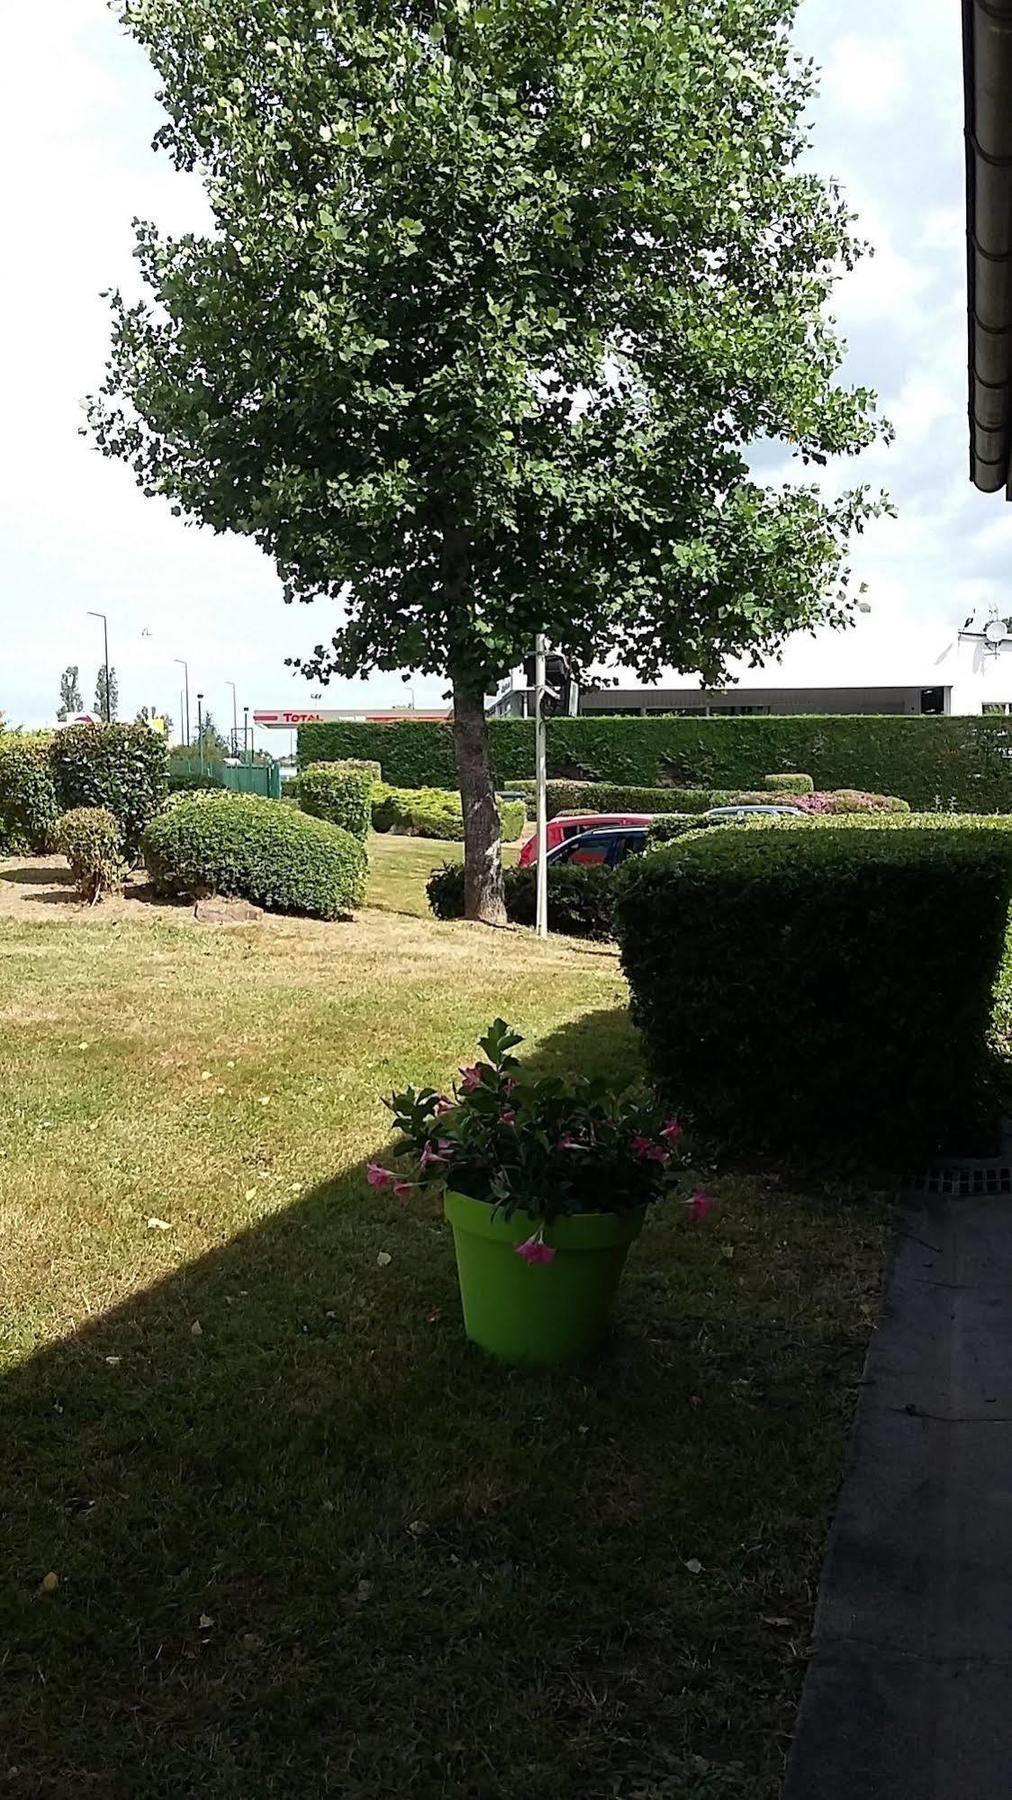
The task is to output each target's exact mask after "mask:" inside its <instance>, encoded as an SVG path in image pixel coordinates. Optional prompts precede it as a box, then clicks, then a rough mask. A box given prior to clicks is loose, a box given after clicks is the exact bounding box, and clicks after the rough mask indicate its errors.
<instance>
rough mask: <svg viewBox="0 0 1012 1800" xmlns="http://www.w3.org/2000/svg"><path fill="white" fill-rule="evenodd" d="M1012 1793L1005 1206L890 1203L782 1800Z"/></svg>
mask: <svg viewBox="0 0 1012 1800" xmlns="http://www.w3.org/2000/svg"><path fill="white" fill-rule="evenodd" d="M1010 1797H1012V1201H1010V1200H1009V1199H1007V1198H1002V1197H1000V1196H997V1197H980V1198H974V1199H958V1198H952V1199H933V1200H929V1201H926V1202H910V1203H908V1204H906V1205H905V1206H904V1207H903V1208H902V1209H901V1214H900V1219H899V1234H898V1238H897V1244H896V1250H895V1254H894V1257H893V1262H892V1266H891V1269H890V1274H889V1279H888V1282H887V1287H886V1297H885V1303H884V1308H883V1313H882V1319H881V1322H880V1325H879V1328H878V1330H877V1332H876V1334H875V1336H874V1337H873V1339H872V1342H871V1345H870V1347H869V1352H868V1360H867V1364H866V1368H865V1375H864V1381H863V1384H862V1392H861V1400H860V1404H859V1407H858V1415H857V1420H856V1423H855V1427H854V1433H853V1437H852V1441H851V1447H850V1454H849V1458H848V1464H847V1469H846V1472H845V1476H844V1483H843V1488H842V1491H841V1495H840V1501H839V1505H838V1508H837V1513H836V1518H835V1521H834V1524H833V1529H832V1533H831V1537H830V1545H829V1551H828V1555H827V1559H826V1564H825V1568H824V1571H823V1579H822V1587H821V1591H820V1596H819V1608H818V1613H817V1617H816V1625H815V1637H814V1644H813V1654H812V1660H811V1663H810V1665H809V1672H808V1678H807V1680H806V1683H805V1691H804V1696H803V1699H802V1705H801V1711H800V1714H799V1717H798V1725H797V1731H796V1735H795V1742H794V1747H793V1751H792V1755H791V1760H790V1766H789V1770H788V1777H787V1783H786V1786H785V1789H784V1800H1010Z"/></svg>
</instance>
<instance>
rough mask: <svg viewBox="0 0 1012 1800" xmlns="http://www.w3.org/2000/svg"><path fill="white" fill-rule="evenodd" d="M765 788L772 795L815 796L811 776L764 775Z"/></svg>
mask: <svg viewBox="0 0 1012 1800" xmlns="http://www.w3.org/2000/svg"><path fill="white" fill-rule="evenodd" d="M763 787H764V788H766V789H767V790H768V792H769V793H771V794H814V792H815V782H814V781H813V780H812V777H811V776H810V775H764V776H763Z"/></svg>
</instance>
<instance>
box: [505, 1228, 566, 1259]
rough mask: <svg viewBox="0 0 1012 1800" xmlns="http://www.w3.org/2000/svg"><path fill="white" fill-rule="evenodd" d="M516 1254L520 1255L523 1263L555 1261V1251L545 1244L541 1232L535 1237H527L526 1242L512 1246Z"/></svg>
mask: <svg viewBox="0 0 1012 1800" xmlns="http://www.w3.org/2000/svg"><path fill="white" fill-rule="evenodd" d="M514 1249H515V1252H516V1254H517V1256H522V1257H523V1259H524V1262H525V1263H550V1262H554V1261H555V1254H556V1253H555V1251H554V1250H553V1249H552V1247H551V1245H550V1244H546V1243H545V1240H544V1237H543V1236H542V1234H541V1232H540V1231H539V1232H538V1233H537V1236H536V1237H529V1238H528V1239H527V1241H526V1243H523V1244H516V1245H515V1246H514Z"/></svg>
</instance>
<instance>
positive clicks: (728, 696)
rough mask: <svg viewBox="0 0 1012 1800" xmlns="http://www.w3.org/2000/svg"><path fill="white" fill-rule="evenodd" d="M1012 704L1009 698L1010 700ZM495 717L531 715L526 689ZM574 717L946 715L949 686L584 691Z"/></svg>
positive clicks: (507, 695)
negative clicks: (769, 714)
mask: <svg viewBox="0 0 1012 1800" xmlns="http://www.w3.org/2000/svg"><path fill="white" fill-rule="evenodd" d="M1010 699H1012V695H1010ZM491 710H492V712H493V714H494V715H495V716H496V717H497V718H513V719H516V718H520V719H522V718H529V717H531V716H532V715H533V711H534V696H533V693H532V691H531V689H530V688H527V687H509V688H505V689H503V690H502V692H500V694H499V695H498V696H497V698H496V700H495V702H494V704H493V706H492V709H491ZM576 710H577V711H578V713H579V714H580V715H582V716H587V717H593V718H602V717H604V716H607V715H609V714H610V715H611V716H613V717H614V716H623V717H628V716H635V715H640V716H641V717H649V716H650V715H652V714H653V715H659V716H665V715H666V716H667V717H668V718H671V717H675V718H683V717H684V718H693V717H695V716H696V714H699V716H700V717H702V718H739V717H741V716H743V715H747V714H750V713H757V714H765V713H947V712H951V711H952V689H951V687H930V688H918V687H865V688H788V687H779V688H777V687H756V688H752V687H733V688H725V689H721V690H714V691H708V690H706V689H703V688H691V687H649V688H645V687H625V686H620V687H613V688H604V687H603V688H582V689H580V691H579V700H578V704H577V709H576Z"/></svg>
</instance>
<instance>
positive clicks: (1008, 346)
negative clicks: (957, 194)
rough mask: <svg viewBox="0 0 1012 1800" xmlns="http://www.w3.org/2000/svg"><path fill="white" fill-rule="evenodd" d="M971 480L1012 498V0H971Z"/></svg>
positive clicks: (967, 5) (966, 61) (966, 43)
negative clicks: (1003, 489) (1002, 488)
mask: <svg viewBox="0 0 1012 1800" xmlns="http://www.w3.org/2000/svg"><path fill="white" fill-rule="evenodd" d="M963 74H964V90H965V96H966V249H967V311H968V348H969V376H970V404H969V413H970V479H971V481H972V482H973V483H974V485H975V486H976V487H978V488H980V489H981V490H982V491H983V492H984V493H986V494H993V493H996V492H997V490H998V489H999V488H1001V487H1004V488H1005V492H1006V498H1008V499H1012V0H963Z"/></svg>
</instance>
